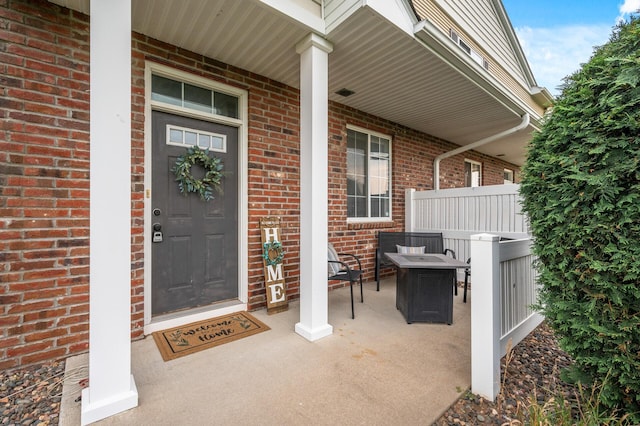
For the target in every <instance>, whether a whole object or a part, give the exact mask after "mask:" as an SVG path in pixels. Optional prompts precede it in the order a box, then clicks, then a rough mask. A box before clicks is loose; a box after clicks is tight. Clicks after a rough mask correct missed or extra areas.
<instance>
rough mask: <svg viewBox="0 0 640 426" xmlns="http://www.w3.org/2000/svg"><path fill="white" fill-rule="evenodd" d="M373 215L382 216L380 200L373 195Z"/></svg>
mask: <svg viewBox="0 0 640 426" xmlns="http://www.w3.org/2000/svg"><path fill="white" fill-rule="evenodd" d="M371 217H380V200H379V199H378V198H376V197H371Z"/></svg>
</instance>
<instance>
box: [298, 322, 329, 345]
mask: <svg viewBox="0 0 640 426" xmlns="http://www.w3.org/2000/svg"><path fill="white" fill-rule="evenodd" d="M295 330H296V333H298V334H299V335H301V336H302V337H304V338H305V339H307V340H308V341H310V342H314V341H316V340H319V339H322V338H323V337H327V336H330V335H331V334H333V326H331V324H326V325H324V326H322V327H317V328H315V329H313V330H312V329H310V328H308V327H306V326H305V325H304V324H302V323H301V322H299V323H297V324H296V327H295Z"/></svg>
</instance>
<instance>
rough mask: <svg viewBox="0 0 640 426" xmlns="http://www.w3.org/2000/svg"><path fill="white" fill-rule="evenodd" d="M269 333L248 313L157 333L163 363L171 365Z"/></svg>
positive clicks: (156, 338)
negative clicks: (237, 341) (243, 339)
mask: <svg viewBox="0 0 640 426" xmlns="http://www.w3.org/2000/svg"><path fill="white" fill-rule="evenodd" d="M266 330H269V327H268V326H267V325H266V324H264V323H263V322H260V321H258V320H257V319H256V318H254V317H253V316H252V315H250V314H248V313H247V312H236V313H233V314H229V315H223V316H221V317H217V318H211V319H208V320H205V321H198V322H194V323H191V324H186V325H183V326H180V327H175V328H171V329H168V330H163V331H156V332H155V333H153V340H155V341H156V345H158V349H159V350H160V354H161V355H162V359H164V360H165V361H170V360H172V359H176V358H179V357H181V356H185V355H189V354H192V353H195V352H198V351H201V350H203V349H208V348H212V347H214V346H218V345H222V344H224V343H229V342H233V341H234V340H238V339H242V338H243V337H247V336H251V335H253V334H256V333H261V332H263V331H266Z"/></svg>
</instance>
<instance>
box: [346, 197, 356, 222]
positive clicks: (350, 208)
mask: <svg viewBox="0 0 640 426" xmlns="http://www.w3.org/2000/svg"><path fill="white" fill-rule="evenodd" d="M347 217H356V199H355V198H353V197H347Z"/></svg>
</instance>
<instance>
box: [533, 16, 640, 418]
mask: <svg viewBox="0 0 640 426" xmlns="http://www.w3.org/2000/svg"><path fill="white" fill-rule="evenodd" d="M639 135H640V23H639V19H638V17H637V16H635V17H632V18H630V19H629V20H628V21H626V22H623V23H621V24H619V25H618V26H617V27H616V28H615V29H614V30H613V33H612V35H611V38H610V39H609V41H608V42H607V43H606V44H605V45H603V46H601V47H599V48H597V49H595V51H594V54H593V56H592V58H591V59H590V61H589V62H588V63H586V64H583V65H582V68H581V69H580V70H579V71H577V72H576V73H574V74H573V75H571V76H569V77H567V78H566V79H565V83H564V85H563V89H562V93H561V94H560V95H559V97H558V98H557V99H556V102H555V104H554V106H553V111H552V112H551V113H550V114H549V116H548V117H547V118H546V119H545V122H544V124H543V126H542V129H541V130H540V132H538V133H536V135H535V136H534V138H533V141H532V143H531V146H530V148H529V153H528V159H527V162H526V164H525V166H524V167H523V179H522V184H521V194H522V197H523V207H524V211H525V212H526V213H527V214H528V216H529V219H530V224H531V230H532V233H533V236H534V252H535V254H536V255H537V257H538V269H539V273H540V275H539V279H540V283H541V285H542V290H541V293H540V300H539V304H540V308H541V309H542V311H543V313H544V315H545V316H546V318H547V320H548V321H549V323H550V324H551V326H552V327H553V329H554V330H555V332H556V334H557V335H558V336H559V343H560V345H561V347H562V348H563V349H564V350H565V351H567V352H568V353H569V354H570V355H571V356H572V357H573V359H574V360H575V366H574V369H575V370H574V372H573V373H576V374H573V375H572V377H574V378H577V379H578V380H577V381H580V382H581V383H582V384H586V385H589V386H599V387H601V389H600V391H601V393H600V395H599V397H600V403H601V404H602V405H603V406H604V407H605V408H607V409H610V410H612V411H616V410H617V411H618V412H619V413H620V412H622V413H624V414H629V417H628V419H630V420H631V421H632V422H633V424H637V423H640V136H639Z"/></svg>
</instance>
